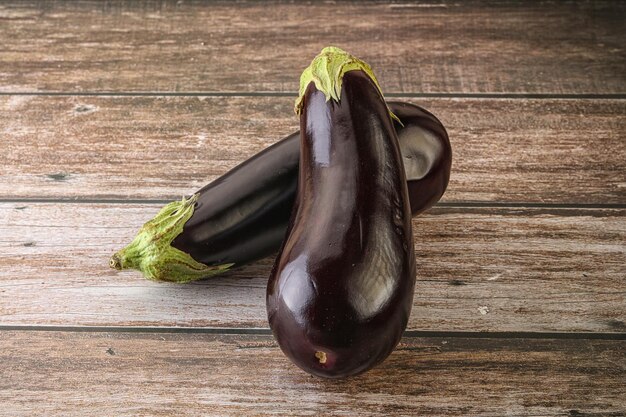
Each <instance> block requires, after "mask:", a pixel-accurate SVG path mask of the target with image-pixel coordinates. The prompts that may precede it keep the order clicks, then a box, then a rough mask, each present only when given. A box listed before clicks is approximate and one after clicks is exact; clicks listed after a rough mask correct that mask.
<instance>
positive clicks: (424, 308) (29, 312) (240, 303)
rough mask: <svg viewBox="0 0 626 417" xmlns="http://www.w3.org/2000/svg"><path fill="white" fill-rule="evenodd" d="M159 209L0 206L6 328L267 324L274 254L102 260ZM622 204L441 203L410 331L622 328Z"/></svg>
mask: <svg viewBox="0 0 626 417" xmlns="http://www.w3.org/2000/svg"><path fill="white" fill-rule="evenodd" d="M158 209H159V206H158V205H140V204H122V205H115V204H86V203H85V204H70V203H65V204H51V203H45V204H42V203H38V204H33V203H28V204H26V203H3V204H0V236H2V238H1V239H0V247H1V250H0V324H17V325H19V324H22V325H31V324H35V325H115V326H118V325H135V326H192V327H194V326H195V327H198V326H208V327H211V326H214V327H267V321H266V312H265V284H266V280H267V276H268V275H269V272H270V268H271V263H272V259H266V260H264V261H262V262H259V263H257V264H254V265H251V266H249V267H246V268H242V269H238V270H234V271H232V272H229V273H227V274H225V275H224V276H222V277H215V278H212V279H208V280H205V281H203V282H200V283H195V284H190V285H180V284H164V283H155V282H151V281H147V280H145V279H143V278H142V277H141V276H140V274H139V273H137V272H134V271H128V272H126V271H125V272H116V271H114V270H111V269H109V267H108V259H109V257H110V256H111V254H112V253H113V252H114V251H115V250H117V249H119V248H120V247H122V246H123V245H124V244H126V243H127V242H129V241H130V240H131V238H132V237H133V235H134V234H135V232H136V230H137V229H138V228H139V226H140V225H141V224H142V223H143V222H145V221H146V220H147V219H149V218H150V217H152V216H153V215H154V214H155V213H156V212H157V211H158ZM625 216H626V210H624V209H611V210H609V209H604V210H591V209H587V210H575V209H569V210H557V209H529V208H519V209H488V208H463V209H458V208H435V209H433V210H431V211H430V212H429V213H428V214H426V215H423V216H420V217H419V218H417V219H415V220H414V230H415V248H416V253H417V260H418V277H417V286H416V295H415V301H414V307H413V312H412V315H411V319H410V322H409V328H410V329H418V330H436V331H440V330H445V331H447V330H460V331H465V330H470V331H568V332H574V331H576V332H585V331H596V332H623V331H625V330H626V292H625V291H624V288H626V262H625V260H626V255H625V253H626V244H625V242H626V221H625Z"/></svg>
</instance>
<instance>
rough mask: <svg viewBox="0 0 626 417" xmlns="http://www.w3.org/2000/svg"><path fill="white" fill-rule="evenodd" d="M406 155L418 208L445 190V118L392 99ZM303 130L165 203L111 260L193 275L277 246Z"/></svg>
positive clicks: (169, 275) (170, 276) (165, 274)
mask: <svg viewBox="0 0 626 417" xmlns="http://www.w3.org/2000/svg"><path fill="white" fill-rule="evenodd" d="M389 108H390V109H391V111H392V112H393V113H394V114H395V115H396V116H398V118H399V119H400V121H401V122H402V123H398V122H397V121H396V122H395V129H396V131H397V133H398V137H399V140H400V149H401V151H402V154H403V156H404V167H405V170H406V178H407V185H408V188H409V198H410V203H411V209H412V212H413V215H417V214H418V213H421V212H422V211H424V210H426V209H428V208H430V207H431V206H432V205H433V204H435V203H436V202H437V201H438V200H439V198H441V196H442V195H443V193H444V191H445V190H446V187H447V185H448V179H449V177H450V165H451V161H452V154H451V149H450V142H449V140H448V135H447V133H446V130H445V129H444V127H443V125H442V124H441V122H440V121H439V120H438V119H437V118H436V117H435V116H433V115H432V114H430V113H429V112H427V111H426V110H424V109H422V108H420V107H418V106H415V105H413V104H409V103H402V102H390V103H389ZM299 156H300V132H296V133H294V134H292V135H290V136H288V137H286V138H285V139H283V140H281V141H280V142H278V143H276V144H274V145H272V146H270V147H268V148H267V149H265V150H263V151H261V152H260V153H258V154H257V155H255V156H253V157H252V158H250V159H248V160H247V161H245V162H243V163H242V164H240V165H239V166H237V167H235V168H233V169H232V170H231V171H229V172H228V173H226V174H224V175H223V176H222V177H220V178H218V179H217V180H215V181H213V182H212V183H210V184H209V185H207V186H205V187H203V188H202V189H201V190H199V191H198V192H197V193H195V194H194V195H193V196H192V197H191V198H189V199H183V200H182V201H175V202H172V203H170V204H168V205H166V206H165V207H164V208H163V209H162V210H161V211H160V212H159V214H157V216H156V217H155V218H154V219H152V220H150V221H149V222H148V223H146V224H145V225H144V226H143V227H142V229H141V230H140V231H139V233H138V234H137V236H136V238H135V239H134V240H133V242H132V243H131V244H130V245H128V246H127V247H125V248H124V249H122V250H120V251H119V252H117V253H116V254H115V255H114V256H113V257H112V258H111V267H113V268H116V269H127V268H134V269H138V270H140V271H141V272H143V274H144V275H145V276H146V277H147V278H149V279H154V280H160V281H173V282H187V281H193V280H196V279H200V278H206V277H209V276H211V275H215V274H217V273H220V272H223V271H225V270H227V269H229V268H231V267H233V266H241V265H245V264H247V263H249V262H252V261H255V260H257V259H261V258H263V257H265V256H268V255H270V254H272V253H274V252H275V251H276V250H277V249H278V248H279V247H280V244H281V242H282V239H283V237H284V235H285V230H286V228H287V223H288V221H289V216H290V214H291V210H292V207H293V202H294V199H295V196H296V185H297V180H298V161H299Z"/></svg>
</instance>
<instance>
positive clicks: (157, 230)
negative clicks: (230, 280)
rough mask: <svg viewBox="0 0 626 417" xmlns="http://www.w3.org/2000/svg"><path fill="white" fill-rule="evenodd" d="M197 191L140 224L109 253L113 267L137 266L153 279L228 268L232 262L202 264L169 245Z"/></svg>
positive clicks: (188, 277) (188, 213) (182, 279)
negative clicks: (128, 239)
mask: <svg viewBox="0 0 626 417" xmlns="http://www.w3.org/2000/svg"><path fill="white" fill-rule="evenodd" d="M197 199H198V195H197V194H194V195H193V196H191V197H190V198H188V199H185V198H184V197H183V199H182V200H180V201H173V202H171V203H169V204H167V205H166V206H165V207H163V208H162V209H161V211H159V213H158V214H157V215H156V216H155V217H154V218H153V219H152V220H150V221H149V222H147V223H146V224H144V225H143V226H142V227H141V229H139V232H138V233H137V236H135V239H133V241H132V242H131V243H130V244H129V245H128V246H126V247H125V248H123V249H121V250H120V251H118V252H117V253H115V255H113V256H112V257H111V260H110V262H109V265H110V266H111V268H115V269H117V270H122V269H137V270H139V271H141V272H142V273H143V275H144V276H145V277H146V278H148V279H151V280H154V281H168V282H179V283H183V282H190V281H196V280H198V279H201V278H207V277H210V276H213V275H216V274H219V273H221V272H224V271H226V270H228V269H229V268H230V267H231V266H233V264H224V265H216V266H208V265H204V264H202V263H200V262H197V261H196V260H194V259H193V258H192V257H191V256H190V255H189V254H187V253H185V252H183V251H181V250H179V249H176V248H174V247H172V245H171V243H172V241H173V240H174V239H175V238H176V236H178V235H179V234H180V233H181V232H182V231H183V226H184V225H185V223H186V222H187V220H189V218H191V215H192V214H193V211H194V207H195V204H196V201H197Z"/></svg>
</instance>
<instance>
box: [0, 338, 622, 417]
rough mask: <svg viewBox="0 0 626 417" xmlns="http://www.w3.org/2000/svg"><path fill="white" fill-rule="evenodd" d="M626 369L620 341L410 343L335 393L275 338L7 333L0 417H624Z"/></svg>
mask: <svg viewBox="0 0 626 417" xmlns="http://www.w3.org/2000/svg"><path fill="white" fill-rule="evenodd" d="M25 346H27V348H26V349H25ZM625 358H626V342H624V341H611V342H608V341H601V340H528V339H513V340H511V339H509V340H498V339H463V338H456V339H455V338H452V339H447V338H446V339H442V338H428V339H416V338H405V339H403V341H402V342H401V344H400V345H399V347H398V349H397V350H396V351H395V352H394V353H392V355H391V356H390V357H389V358H388V359H387V360H386V361H385V362H384V363H383V364H382V365H380V366H379V367H378V368H375V369H373V370H372V371H370V372H368V373H366V374H364V375H361V376H359V377H355V378H351V379H348V380H343V381H327V380H322V379H318V378H314V377H311V376H309V375H307V374H305V373H304V372H302V371H300V370H299V369H298V368H296V367H295V366H294V365H292V364H291V363H289V361H288V360H287V359H286V358H285V357H284V356H283V355H282V353H281V352H280V350H279V349H278V347H277V345H276V344H275V342H274V341H273V339H272V338H271V336H243V335H236V336H223V335H222V336H214V335H172V334H141V333H140V334H137V333H88V334H85V333H71V332H70V333H56V332H51V333H49V332H42V333H32V332H30V333H29V332H3V333H0V362H1V363H2V367H0V401H2V403H3V404H4V405H3V407H2V409H0V415H1V416H11V417H18V416H32V415H63V416H84V415H92V414H97V415H115V416H130V415H133V416H137V415H142V416H143V415H146V416H147V415H149V416H171V415H178V416H191V415H193V416H197V415H211V416H214V415H215V416H217V415H219V416H242V415H245V416H266V415H281V416H304V415H307V416H312V415H315V416H346V415H358V416H364V417H367V416H372V417H373V416H388V415H394V416H416V415H449V416H466V415H472V416H499V415H507V416H522V415H523V416H531V415H532V416H565V415H567V416H623V415H624V414H623V413H624V412H625V411H626V387H625V386H624V384H623V380H622V379H623V378H622V377H623V374H624V371H625V370H626V359H625Z"/></svg>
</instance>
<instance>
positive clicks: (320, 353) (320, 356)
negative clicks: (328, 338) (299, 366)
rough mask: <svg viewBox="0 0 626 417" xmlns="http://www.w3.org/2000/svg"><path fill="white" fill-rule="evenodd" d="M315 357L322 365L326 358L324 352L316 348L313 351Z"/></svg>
mask: <svg viewBox="0 0 626 417" xmlns="http://www.w3.org/2000/svg"><path fill="white" fill-rule="evenodd" d="M315 357H316V358H317V360H318V361H319V362H320V363H321V364H322V365H323V364H325V363H326V361H327V360H328V359H327V356H326V352H323V351H321V350H318V351H317V352H315Z"/></svg>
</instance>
